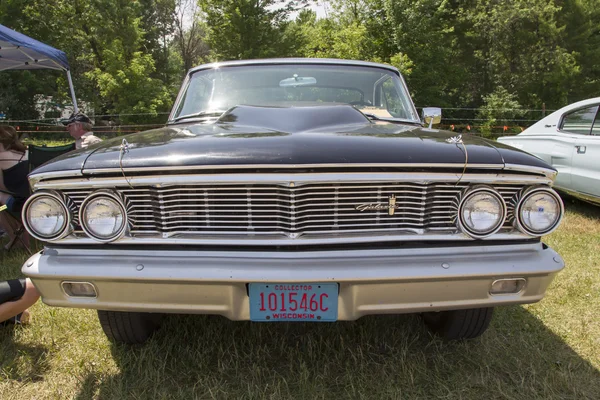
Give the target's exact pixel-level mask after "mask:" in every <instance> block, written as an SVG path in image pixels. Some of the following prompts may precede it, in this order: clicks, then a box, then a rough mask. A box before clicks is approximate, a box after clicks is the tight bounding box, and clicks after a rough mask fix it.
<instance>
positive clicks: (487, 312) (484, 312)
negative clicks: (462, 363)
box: [423, 307, 494, 340]
mask: <svg viewBox="0 0 600 400" xmlns="http://www.w3.org/2000/svg"><path fill="white" fill-rule="evenodd" d="M493 313H494V308H493V307H489V308H471V309H467V310H450V311H440V312H427V313H424V314H423V319H424V321H425V325H427V327H428V328H429V329H430V330H431V331H433V332H434V333H436V334H438V335H440V336H441V337H442V338H444V339H446V340H464V339H473V338H476V337H478V336H480V335H482V334H483V333H484V332H485V331H486V330H487V328H488V327H489V326H490V322H491V321H492V316H493Z"/></svg>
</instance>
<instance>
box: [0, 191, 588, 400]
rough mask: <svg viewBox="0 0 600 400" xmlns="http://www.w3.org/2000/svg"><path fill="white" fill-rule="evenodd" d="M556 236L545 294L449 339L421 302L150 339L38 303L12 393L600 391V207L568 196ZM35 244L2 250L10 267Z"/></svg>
mask: <svg viewBox="0 0 600 400" xmlns="http://www.w3.org/2000/svg"><path fill="white" fill-rule="evenodd" d="M567 203H568V204H567V216H566V218H565V220H564V222H563V225H562V226H561V228H560V229H559V230H558V231H557V232H555V233H553V234H552V235H551V236H548V237H547V238H545V241H546V242H547V243H548V244H549V245H551V246H552V247H554V248H555V249H556V250H557V251H558V252H559V253H560V254H561V255H562V256H563V257H564V258H565V260H566V263H567V268H566V269H565V270H564V271H562V272H561V273H560V274H559V276H558V277H557V279H556V280H555V281H554V283H553V285H552V287H551V288H550V290H549V292H548V295H547V297H546V298H545V299H544V300H543V301H541V302H540V303H537V304H533V305H527V306H511V307H503V308H498V309H497V310H496V314H495V317H494V320H493V322H492V326H491V327H490V329H489V330H488V332H487V333H486V334H485V335H483V336H482V337H481V338H479V339H476V340H473V341H469V342H463V343H460V342H459V343H444V342H442V341H441V340H439V339H437V338H433V337H431V335H430V334H429V333H428V332H427V331H426V330H425V328H424V327H423V326H422V324H421V323H420V320H419V318H418V317H417V316H415V315H402V316H381V317H379V316H378V317H366V318H363V319H360V320H358V321H355V322H338V323H335V324H304V323H288V324H258V323H248V322H230V321H228V320H226V319H225V318H222V317H214V316H178V315H173V316H170V317H169V318H168V319H167V321H166V326H164V327H163V329H162V330H161V331H159V333H158V334H157V335H155V336H154V337H153V338H152V339H151V341H150V342H149V343H148V344H147V345H145V346H140V347H125V346H118V345H113V344H111V343H109V342H108V341H107V339H106V338H105V336H104V334H103V333H102V331H101V329H100V325H99V323H98V322H97V318H96V314H95V312H93V311H88V310H75V309H61V308H50V307H48V306H46V305H44V304H42V303H41V302H38V304H36V305H35V306H34V307H33V309H32V314H33V323H32V324H31V325H30V326H27V327H17V328H3V329H0V349H1V350H0V399H2V400H9V399H29V398H32V399H33V398H35V399H67V398H75V399H90V398H99V399H125V398H131V399H162V398H181V399H192V398H199V399H205V398H206V399H212V398H215V399H223V398H232V399H238V398H244V399H279V398H286V399H287V398H295V399H313V398H319V399H345V398H352V399H361V398H364V399H367V398H368V399H400V398H402V399H404V398H410V399H412V398H419V399H423V398H443V399H477V400H481V399H485V400H488V399H496V398H503V399H550V398H556V399H584V398H587V399H600V318H598V314H596V313H597V312H598V311H599V310H600V268H599V267H600V207H593V206H589V205H586V204H582V203H578V202H573V201H568V202H567ZM24 258H25V255H24V254H23V253H14V254H12V253H11V254H10V255H6V254H3V255H2V262H1V263H0V265H1V267H0V279H2V278H4V279H6V278H13V277H16V276H20V266H21V263H22V261H23V259H24Z"/></svg>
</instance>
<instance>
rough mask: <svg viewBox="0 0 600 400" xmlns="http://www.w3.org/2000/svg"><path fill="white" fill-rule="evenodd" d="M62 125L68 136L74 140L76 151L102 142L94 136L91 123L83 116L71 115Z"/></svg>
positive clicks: (79, 114)
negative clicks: (65, 127) (65, 128)
mask: <svg viewBox="0 0 600 400" xmlns="http://www.w3.org/2000/svg"><path fill="white" fill-rule="evenodd" d="M64 124H65V125H66V126H67V131H68V132H69V135H71V136H72V137H73V138H74V139H75V148H76V149H85V148H86V147H88V146H90V145H92V144H96V143H100V142H101V141H102V139H100V138H99V137H96V136H94V133H93V132H92V129H93V125H92V121H91V120H90V119H89V118H88V116H87V115H85V114H82V113H78V114H73V115H71V117H70V118H69V119H68V120H66V121H65V122H64Z"/></svg>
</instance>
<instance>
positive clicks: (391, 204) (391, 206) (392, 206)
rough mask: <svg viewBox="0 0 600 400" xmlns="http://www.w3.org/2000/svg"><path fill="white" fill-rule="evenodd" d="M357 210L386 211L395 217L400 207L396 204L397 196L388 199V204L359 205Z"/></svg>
mask: <svg viewBox="0 0 600 400" xmlns="http://www.w3.org/2000/svg"><path fill="white" fill-rule="evenodd" d="M354 209H355V210H358V211H384V210H387V212H388V214H389V215H394V213H395V212H396V210H397V209H398V205H397V204H396V195H391V196H390V197H389V198H388V202H387V204H385V203H364V204H359V205H357V206H356V207H354Z"/></svg>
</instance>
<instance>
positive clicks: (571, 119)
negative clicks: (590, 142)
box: [560, 105, 600, 135]
mask: <svg viewBox="0 0 600 400" xmlns="http://www.w3.org/2000/svg"><path fill="white" fill-rule="evenodd" d="M597 112H598V106H597V105H595V106H591V107H587V108H582V109H581V110H577V111H573V112H572V113H570V114H567V115H565V116H564V118H563V121H562V125H561V127H560V129H562V130H563V131H566V132H569V133H577V134H579V135H589V134H591V132H592V125H594V119H595V118H596V114H597ZM598 128H600V127H598Z"/></svg>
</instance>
